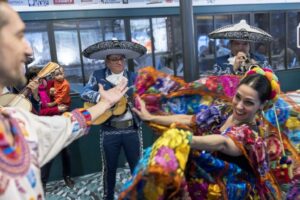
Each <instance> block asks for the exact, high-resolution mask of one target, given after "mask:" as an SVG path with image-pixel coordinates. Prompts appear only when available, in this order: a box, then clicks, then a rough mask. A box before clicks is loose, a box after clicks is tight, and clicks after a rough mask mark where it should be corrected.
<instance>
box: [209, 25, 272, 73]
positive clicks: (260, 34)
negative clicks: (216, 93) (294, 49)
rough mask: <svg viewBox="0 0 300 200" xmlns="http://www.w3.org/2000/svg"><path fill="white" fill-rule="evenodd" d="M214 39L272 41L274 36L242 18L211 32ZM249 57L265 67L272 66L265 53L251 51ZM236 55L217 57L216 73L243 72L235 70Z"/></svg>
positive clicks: (242, 71) (242, 70) (210, 35)
mask: <svg viewBox="0 0 300 200" xmlns="http://www.w3.org/2000/svg"><path fill="white" fill-rule="evenodd" d="M208 36H209V37H210V38H213V39H228V40H239V41H247V42H271V41H272V36H271V35H270V34H268V33H267V32H265V31H264V30H262V29H260V28H257V27H254V26H250V25H248V24H247V22H246V21H245V20H241V21H240V22H239V23H237V24H233V25H226V26H223V27H221V28H218V29H216V30H215V31H213V32H211V33H209V35H208ZM248 56H249V58H248V59H250V60H251V59H253V60H255V61H256V62H257V64H258V65H260V66H261V67H263V68H270V65H269V63H268V61H267V60H266V58H265V57H264V56H263V55H260V54H257V53H250V54H249V55H248ZM234 58H235V57H234V56H233V55H231V54H229V55H224V56H221V57H217V58H216V64H215V65H214V66H213V68H214V69H213V70H214V74H216V75H221V74H243V73H244V72H245V70H244V69H241V71H238V72H235V71H234V70H233V63H234Z"/></svg>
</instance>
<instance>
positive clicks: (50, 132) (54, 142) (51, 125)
mask: <svg viewBox="0 0 300 200" xmlns="http://www.w3.org/2000/svg"><path fill="white" fill-rule="evenodd" d="M10 110H11V112H12V116H13V117H14V118H16V119H17V120H18V121H19V123H20V125H21V128H22V127H23V128H24V130H25V134H24V135H25V139H26V140H28V141H30V144H32V145H33V146H36V147H34V152H36V156H35V157H36V160H37V163H38V165H39V166H43V165H44V164H45V163H47V162H48V161H49V160H51V159H52V158H54V157H55V156H56V155H57V154H58V153H59V152H60V151H61V150H62V149H63V148H64V147H66V146H67V145H69V144H70V143H71V142H73V141H74V140H76V139H78V138H79V137H81V136H82V135H85V134H87V133H88V131H89V127H90V124H91V115H90V113H89V112H88V111H87V110H84V109H76V110H74V111H72V112H67V113H64V114H63V115H62V116H58V115H57V116H51V117H48V116H37V115H33V114H32V113H29V112H26V111H24V110H22V109H16V111H15V110H14V109H10Z"/></svg>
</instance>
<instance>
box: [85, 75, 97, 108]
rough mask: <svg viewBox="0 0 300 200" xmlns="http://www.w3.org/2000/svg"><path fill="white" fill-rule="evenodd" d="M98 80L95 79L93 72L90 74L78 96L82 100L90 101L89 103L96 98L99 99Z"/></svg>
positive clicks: (95, 101)
mask: <svg viewBox="0 0 300 200" xmlns="http://www.w3.org/2000/svg"><path fill="white" fill-rule="evenodd" d="M98 89H99V88H98V82H97V80H96V77H95V74H94V73H93V74H92V75H91V76H90V79H89V81H88V83H87V84H86V85H85V87H84V88H83V91H82V93H81V94H80V97H81V98H82V100H84V101H87V102H91V103H97V100H99V96H100V94H99V92H98Z"/></svg>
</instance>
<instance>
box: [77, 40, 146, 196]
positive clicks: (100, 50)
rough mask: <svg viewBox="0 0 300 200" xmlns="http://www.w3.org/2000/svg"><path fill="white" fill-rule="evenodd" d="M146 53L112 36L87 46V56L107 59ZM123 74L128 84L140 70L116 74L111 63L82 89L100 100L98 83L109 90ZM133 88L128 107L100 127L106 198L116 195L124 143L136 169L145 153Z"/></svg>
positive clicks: (85, 95)
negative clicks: (133, 110) (133, 107)
mask: <svg viewBox="0 0 300 200" xmlns="http://www.w3.org/2000/svg"><path fill="white" fill-rule="evenodd" d="M145 53H146V48H145V47H143V46H142V45H139V44H136V43H133V42H128V41H119V40H110V41H104V42H99V43H96V44H94V45H92V46H90V47H88V48H87V49H85V50H84V52H83V54H84V56H86V57H88V58H92V59H102V60H104V59H106V57H107V56H108V55H124V56H125V58H126V59H133V58H137V57H139V56H141V55H143V54H145ZM122 76H124V77H126V78H127V79H128V86H129V87H130V86H132V85H133V84H134V82H135V78H136V74H135V73H133V72H129V71H127V70H126V69H125V70H124V72H123V74H120V75H116V74H113V73H112V72H111V71H110V70H109V69H108V68H107V67H106V68H104V69H100V70H96V71H94V72H93V73H92V75H91V76H90V79H89V82H88V83H87V85H86V86H85V87H84V90H83V92H82V93H81V98H82V99H83V100H84V101H87V102H91V103H96V102H97V101H99V99H100V98H101V96H100V94H99V92H98V89H99V88H98V84H99V83H100V84H102V86H103V87H104V89H105V90H107V89H110V88H112V87H113V86H114V85H116V84H117V82H116V81H117V79H120V78H121V77H122ZM132 94H133V91H132V90H128V92H127V93H126V97H127V100H128V103H127V105H126V106H127V109H126V111H125V112H124V113H123V114H121V115H119V116H112V117H110V118H109V119H108V120H107V121H105V122H104V123H103V124H102V126H101V128H100V149H101V157H102V158H101V160H102V181H103V186H104V196H103V199H113V195H114V187H115V181H116V170H117V166H118V157H119V154H120V150H121V147H123V149H124V151H125V155H126V157H127V161H128V163H129V166H130V169H131V171H133V169H134V167H135V166H136V164H137V162H138V160H139V158H140V157H141V155H142V150H143V145H142V144H143V143H142V133H141V124H140V121H139V120H138V118H137V117H136V116H135V115H134V113H133V112H132V111H131V108H130V106H131V102H130V98H131V97H132Z"/></svg>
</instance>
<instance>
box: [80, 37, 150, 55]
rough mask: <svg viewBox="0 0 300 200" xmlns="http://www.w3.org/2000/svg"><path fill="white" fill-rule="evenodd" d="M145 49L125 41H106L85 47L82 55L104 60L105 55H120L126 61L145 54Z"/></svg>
mask: <svg viewBox="0 0 300 200" xmlns="http://www.w3.org/2000/svg"><path fill="white" fill-rule="evenodd" d="M146 51H147V49H146V48H145V47H144V46H142V45H140V44H137V43H134V42H129V41H125V40H108V41H103V42H98V43H96V44H93V45H91V46H89V47H87V48H86V49H85V50H84V51H83V52H82V53H83V55H84V56H85V57H87V58H91V59H100V60H104V59H105V58H106V56H107V55H112V54H116V55H117V54H121V55H124V56H125V57H126V58H127V59H134V58H137V57H140V56H142V55H144V54H145V53H146Z"/></svg>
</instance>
